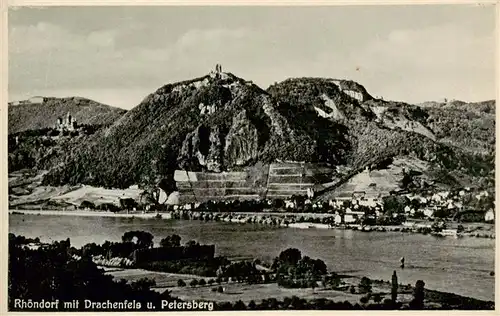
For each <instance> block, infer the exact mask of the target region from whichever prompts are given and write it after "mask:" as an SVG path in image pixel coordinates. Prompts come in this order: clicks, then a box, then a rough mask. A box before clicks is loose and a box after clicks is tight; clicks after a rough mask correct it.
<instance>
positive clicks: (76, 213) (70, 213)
mask: <svg viewBox="0 0 500 316" xmlns="http://www.w3.org/2000/svg"><path fill="white" fill-rule="evenodd" d="M9 214H19V215H21V214H27V215H51V216H92V217H124V218H145V219H152V218H158V219H170V218H171V216H170V214H168V213H162V214H160V215H159V216H161V217H159V216H158V215H157V213H142V212H129V213H113V212H104V211H80V210H75V211H68V210H60V211H58V210H9Z"/></svg>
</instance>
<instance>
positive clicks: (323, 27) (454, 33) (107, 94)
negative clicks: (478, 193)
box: [9, 5, 495, 108]
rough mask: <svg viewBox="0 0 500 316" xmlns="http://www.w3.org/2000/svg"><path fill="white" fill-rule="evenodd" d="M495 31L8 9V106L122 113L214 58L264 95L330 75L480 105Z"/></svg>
mask: <svg viewBox="0 0 500 316" xmlns="http://www.w3.org/2000/svg"><path fill="white" fill-rule="evenodd" d="M494 31H495V10H494V6H472V5H460V6H459V5H439V6H438V5H422V6H352V7H345V6H344V7H340V6H330V7H47V8H18V9H15V10H13V9H11V10H10V12H9V100H17V99H25V98H27V97H29V96H33V95H45V96H75V95H76V96H83V97H88V98H91V99H94V100H97V101H101V102H104V103H107V104H110V105H114V106H119V107H124V108H131V107H133V106H135V105H137V104H138V103H139V102H140V101H141V100H142V99H143V98H144V97H145V96H146V95H147V94H148V93H150V92H153V91H154V90H156V89H157V88H159V87H160V86H162V85H164V84H166V83H170V82H175V81H179V80H185V79H190V78H193V77H197V76H202V75H204V74H206V73H208V72H209V71H210V70H211V69H212V68H214V66H215V64H216V63H221V64H222V66H223V70H225V71H229V72H232V73H234V74H235V75H237V76H239V77H243V78H245V79H247V80H252V81H253V82H254V83H256V84H258V85H260V86H261V87H262V88H267V86H268V85H269V84H271V83H274V82H276V81H281V80H284V79H286V78H288V77H331V78H346V79H352V80H355V81H357V82H359V83H361V84H362V85H364V86H365V87H366V89H367V90H368V91H369V92H370V93H371V94H372V95H374V96H383V97H384V99H386V100H388V99H391V100H402V101H407V102H422V101H426V100H442V99H443V98H448V99H461V100H466V101H480V100H486V99H494V98H495V61H494V58H495V56H494V49H495V40H494V39H495V37H494Z"/></svg>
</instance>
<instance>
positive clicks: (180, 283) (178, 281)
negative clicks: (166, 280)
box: [177, 279, 186, 287]
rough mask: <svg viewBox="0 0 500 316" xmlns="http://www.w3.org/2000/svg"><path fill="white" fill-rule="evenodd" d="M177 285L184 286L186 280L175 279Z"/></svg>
mask: <svg viewBox="0 0 500 316" xmlns="http://www.w3.org/2000/svg"><path fill="white" fill-rule="evenodd" d="M177 286H179V287H183V286H186V282H184V280H182V279H179V280H177Z"/></svg>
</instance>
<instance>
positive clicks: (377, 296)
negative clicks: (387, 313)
mask: <svg viewBox="0 0 500 316" xmlns="http://www.w3.org/2000/svg"><path fill="white" fill-rule="evenodd" d="M373 301H374V302H375V303H380V302H382V295H380V293H376V294H374V295H373Z"/></svg>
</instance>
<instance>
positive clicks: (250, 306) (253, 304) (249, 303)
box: [248, 300, 257, 310]
mask: <svg viewBox="0 0 500 316" xmlns="http://www.w3.org/2000/svg"><path fill="white" fill-rule="evenodd" d="M256 307H257V304H255V301H254V300H251V301H250V302H248V309H252V310H253V309H255V308H256Z"/></svg>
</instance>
